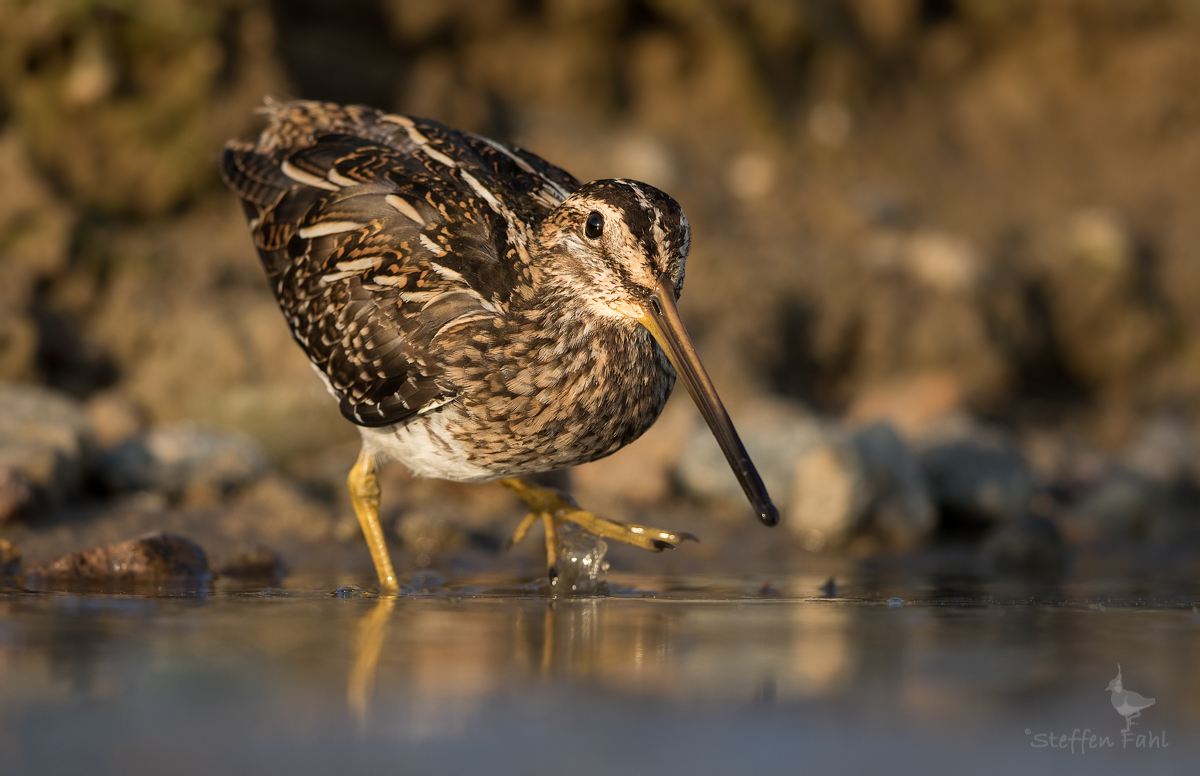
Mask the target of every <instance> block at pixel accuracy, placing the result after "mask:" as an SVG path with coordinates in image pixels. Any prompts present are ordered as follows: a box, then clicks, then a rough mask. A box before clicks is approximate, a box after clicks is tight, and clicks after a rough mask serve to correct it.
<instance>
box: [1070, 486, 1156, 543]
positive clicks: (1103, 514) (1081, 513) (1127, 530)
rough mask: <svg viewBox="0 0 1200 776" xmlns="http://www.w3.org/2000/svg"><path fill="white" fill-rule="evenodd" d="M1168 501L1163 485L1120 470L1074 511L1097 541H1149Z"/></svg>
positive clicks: (1088, 495) (1085, 498) (1081, 500)
mask: <svg viewBox="0 0 1200 776" xmlns="http://www.w3.org/2000/svg"><path fill="white" fill-rule="evenodd" d="M1166 501H1167V493H1166V489H1165V488H1164V487H1163V486H1162V485H1161V484H1160V483H1156V482H1154V481H1153V480H1151V479H1149V478H1147V477H1144V476H1142V475H1140V474H1138V473H1137V472H1134V471H1131V470H1129V469H1123V468H1117V469H1114V470H1112V471H1109V472H1108V473H1107V474H1106V475H1105V476H1104V477H1102V478H1101V479H1100V480H1099V481H1098V482H1096V483H1095V484H1094V486H1093V487H1092V488H1091V489H1090V490H1088V491H1087V492H1086V493H1085V494H1084V495H1083V496H1082V498H1080V499H1079V501H1078V503H1076V504H1075V506H1074V508H1073V509H1072V511H1073V512H1074V514H1075V516H1076V517H1077V518H1078V519H1079V521H1080V522H1081V523H1082V525H1083V526H1084V528H1085V529H1086V531H1087V534H1088V535H1090V536H1092V537H1093V538H1097V539H1109V540H1113V539H1115V540H1129V539H1145V538H1147V537H1148V536H1149V535H1150V534H1151V532H1152V530H1153V527H1154V522H1155V517H1156V516H1157V515H1158V514H1160V513H1161V512H1162V510H1163V509H1164V507H1165V506H1166Z"/></svg>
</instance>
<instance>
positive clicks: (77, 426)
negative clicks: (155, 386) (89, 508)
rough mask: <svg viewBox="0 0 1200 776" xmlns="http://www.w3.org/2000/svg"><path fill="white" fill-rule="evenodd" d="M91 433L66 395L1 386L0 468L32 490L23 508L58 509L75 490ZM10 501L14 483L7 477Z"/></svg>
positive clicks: (16, 492) (79, 408)
mask: <svg viewBox="0 0 1200 776" xmlns="http://www.w3.org/2000/svg"><path fill="white" fill-rule="evenodd" d="M91 440H92V430H91V425H90V423H89V422H88V418H87V414H86V413H85V412H84V410H83V407H82V406H81V405H80V404H79V403H78V402H77V401H75V400H74V399H72V398H71V397H70V396H67V395H66V394H64V393H61V392H59V391H55V390H52V389H50V388H43V387H41V386H36V385H24V384H18V383H3V382H0V470H4V469H7V470H10V471H12V470H15V471H17V472H18V473H19V474H20V479H21V480H23V481H24V483H25V485H26V486H28V487H29V489H30V496H29V497H28V498H24V497H22V498H23V499H24V500H23V501H22V503H23V504H29V503H30V502H33V503H39V502H40V503H41V504H44V505H45V506H47V507H51V508H53V507H56V506H59V505H61V504H63V503H64V502H65V501H67V500H68V499H69V498H70V497H71V496H72V495H74V494H75V493H76V491H77V490H78V489H79V486H80V483H81V482H82V479H83V474H84V470H85V468H86V458H87V454H88V450H89V448H90V446H91ZM8 482H9V483H10V485H9V487H10V488H13V491H12V497H13V498H16V497H17V496H20V495H21V494H20V492H19V491H20V487H21V486H20V485H19V484H17V483H18V480H17V479H16V478H14V477H12V476H11V475H10V476H9V477H8Z"/></svg>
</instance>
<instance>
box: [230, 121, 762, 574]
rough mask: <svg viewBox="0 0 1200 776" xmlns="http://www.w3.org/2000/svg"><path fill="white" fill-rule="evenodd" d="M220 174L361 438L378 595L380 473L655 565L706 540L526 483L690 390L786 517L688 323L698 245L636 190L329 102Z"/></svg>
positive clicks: (680, 223)
mask: <svg viewBox="0 0 1200 776" xmlns="http://www.w3.org/2000/svg"><path fill="white" fill-rule="evenodd" d="M266 113H267V115H268V117H269V123H268V126H267V128H266V129H265V130H264V131H263V133H262V134H261V135H260V136H259V137H258V138H257V140H253V141H232V142H230V143H229V144H228V145H227V146H226V148H225V154H224V157H223V159H222V164H221V170H222V173H223V176H224V179H225V182H226V183H227V184H228V185H229V187H230V188H232V189H233V190H234V191H235V192H236V193H237V195H238V196H239V197H240V198H241V200H242V204H243V205H244V207H245V211H246V216H247V218H248V219H249V223H250V230H251V232H252V234H253V237H254V243H255V246H256V247H257V248H258V252H259V255H260V256H261V258H262V262H263V266H264V267H265V268H266V271H267V275H268V276H269V279H270V283H271V287H272V289H273V290H274V292H275V297H276V299H277V300H278V301H279V306H280V307H281V308H282V309H283V313H284V315H285V316H286V317H287V321H288V324H289V325H290V326H291V330H292V334H293V336H294V337H295V339H296V341H297V342H299V343H300V346H301V347H302V348H304V350H305V352H306V353H307V354H308V356H309V358H310V359H311V360H312V363H313V367H314V369H315V370H316V372H317V374H318V375H319V376H320V377H321V378H322V379H323V380H324V381H325V384H326V386H327V387H328V389H329V392H330V393H331V394H333V396H334V398H336V399H337V400H338V402H339V404H340V407H341V411H342V414H343V415H344V416H345V417H346V418H347V419H348V420H350V421H351V422H353V423H355V424H356V425H357V426H358V428H359V431H360V432H361V434H362V440H363V446H362V452H361V453H360V454H359V457H358V461H357V462H356V463H355V465H354V467H353V469H352V470H351V472H350V477H349V486H350V494H351V497H352V500H353V503H354V509H355V512H356V513H357V515H358V519H359V522H360V523H361V525H362V529H363V533H364V534H365V535H366V538H367V543H368V545H369V546H370V549H371V555H372V558H373V559H374V561H375V568H376V570H377V571H378V573H379V579H380V584H381V585H382V587H383V589H384V590H385V591H394V590H396V589H397V584H396V577H395V573H394V572H393V570H392V564H391V560H390V559H389V556H388V552H387V547H386V545H385V542H384V537H383V532H382V530H381V528H380V524H379V514H378V512H379V488H378V485H377V483H376V478H375V472H376V466H377V465H378V463H380V462H382V461H400V462H401V463H403V464H404V465H406V466H407V467H408V468H409V469H410V470H411V471H412V472H413V473H414V474H416V475H417V476H422V477H440V478H443V479H448V480H458V481H468V482H482V481H487V480H497V479H498V480H501V482H502V483H503V484H504V485H506V486H507V487H508V488H510V489H511V490H512V491H513V492H515V493H516V494H517V495H518V496H520V497H521V498H522V499H523V500H524V501H525V502H526V503H528V504H529V507H530V513H529V514H528V516H526V518H525V519H524V520H523V521H522V522H521V524H520V525H519V526H518V528H517V530H516V533H515V535H514V537H513V539H514V541H520V540H521V539H522V538H523V537H524V536H525V534H526V533H527V532H528V531H529V529H530V528H531V527H532V526H533V524H534V523H535V522H538V521H539V520H540V521H541V522H542V523H543V524H544V526H545V529H546V551H547V555H548V565H549V569H550V576H551V579H552V580H553V579H554V577H555V563H556V558H557V552H558V526H559V525H561V524H562V523H563V522H564V521H570V522H574V523H576V524H578V525H580V526H581V527H583V528H584V529H586V530H587V531H590V532H592V533H595V534H598V535H600V536H603V537H606V538H609V539H615V540H617V541H621V542H625V543H627V544H632V545H635V546H637V547H642V548H644V549H647V550H663V549H667V548H670V547H674V546H675V545H676V544H677V543H679V542H680V541H681V540H683V539H686V538H689V537H688V535H687V534H682V533H672V532H670V531H662V530H659V529H656V528H649V527H647V526H639V525H626V524H623V523H618V522H615V521H612V520H606V519H605V518H602V517H599V516H597V515H593V514H591V513H589V512H586V511H584V510H582V509H580V508H579V507H578V506H577V505H576V504H575V503H574V502H573V501H572V500H571V499H570V498H569V497H567V496H565V495H563V494H561V493H558V492H557V491H554V490H550V489H547V488H542V487H538V486H534V485H532V484H529V483H527V482H524V481H523V480H520V479H518V478H519V477H520V476H522V475H528V474H532V473H535V472H544V471H549V470H553V469H558V468H561V467H564V466H571V465H574V464H580V463H586V462H588V461H593V460H595V459H597V458H601V457H603V456H606V455H608V454H610V453H612V452H614V451H616V450H618V449H619V448H621V447H622V446H624V445H626V444H628V443H629V442H632V441H633V440H634V439H636V438H637V437H638V436H640V435H641V434H642V432H644V431H645V430H646V429H647V428H649V427H650V425H651V424H652V423H654V421H655V419H656V418H657V417H658V415H659V413H660V412H661V410H662V408H663V405H664V404H665V403H666V400H667V395H668V394H669V393H670V391H671V388H672V387H673V385H674V382H675V377H676V375H677V374H678V375H679V376H681V377H682V378H683V382H684V385H686V386H687V389H688V391H689V392H690V393H691V395H692V398H693V399H694V400H695V401H696V404H697V406H698V407H699V408H700V411H701V413H702V414H703V416H704V418H705V420H706V421H707V422H708V425H709V427H710V428H711V429H712V431H713V434H714V435H715V436H716V438H717V441H718V442H719V443H720V445H721V448H722V449H723V450H724V452H725V456H726V458H728V460H729V463H730V465H731V466H732V467H733V470H734V472H735V473H736V474H737V477H738V479H739V481H740V482H741V485H742V488H743V489H744V490H745V492H746V495H747V496H748V497H749V499H750V501H751V503H752V504H753V506H754V509H755V510H756V512H757V513H758V516H759V519H761V520H762V522H763V523H765V524H767V525H774V524H775V523H777V522H778V520H779V514H778V512H777V511H776V509H775V507H774V505H773V504H772V503H771V500H770V498H769V496H768V495H767V492H766V489H765V488H764V487H763V484H762V480H761V479H760V478H759V476H758V473H757V472H756V471H755V469H754V466H753V464H752V463H751V462H750V458H749V456H747V454H746V451H745V448H744V447H743V446H742V443H741V441H740V440H739V439H738V436H737V433H736V432H735V431H734V428H733V425H732V423H731V422H730V420H729V416H728V414H726V412H725V409H724V407H723V406H722V404H721V401H720V399H719V398H718V397H717V393H716V391H715V390H714V388H713V385H712V382H711V381H710V380H709V378H708V375H707V374H706V373H705V371H704V367H703V366H702V365H701V364H700V360H699V358H698V357H697V355H696V352H695V350H694V348H693V347H692V343H691V340H690V339H689V338H688V335H687V332H686V331H685V330H684V328H683V323H682V322H681V321H680V318H679V313H678V312H677V310H676V307H675V301H676V298H677V297H678V296H679V291H680V289H681V287H682V285H683V272H684V263H685V261H686V259H687V253H688V245H689V239H690V238H689V229H688V222H687V219H686V218H685V217H684V215H683V211H682V210H681V209H680V207H679V205H678V203H676V202H675V200H674V199H672V198H671V197H669V196H668V195H667V194H665V193H663V192H662V191H659V190H658V189H656V188H654V187H653V186H649V185H647V184H645V183H639V182H636V181H631V180H623V179H614V180H598V181H593V182H591V183H586V184H582V185H581V184H580V183H579V181H577V180H575V178H573V177H571V175H570V174H568V173H567V172H565V171H563V170H561V169H559V168H558V167H555V166H554V165H552V164H549V163H547V162H546V161H544V160H542V159H540V158H539V157H537V156H535V155H533V154H531V153H529V152H528V151H525V150H524V149H521V148H518V147H516V146H511V145H506V144H503V143H498V142H496V141H494V140H489V139H487V138H484V137H480V136H478V135H472V134H469V133H466V132H457V131H455V130H452V129H449V128H448V127H445V126H442V125H441V124H437V123H435V122H433V121H427V120H424V119H417V118H411V117H407V116H398V115H392V114H387V113H381V112H379V111H376V110H372V109H370V108H365V107H361V106H339V105H334V104H331V103H317V102H291V103H283V104H279V103H271V104H269V105H268V106H267V108H266Z"/></svg>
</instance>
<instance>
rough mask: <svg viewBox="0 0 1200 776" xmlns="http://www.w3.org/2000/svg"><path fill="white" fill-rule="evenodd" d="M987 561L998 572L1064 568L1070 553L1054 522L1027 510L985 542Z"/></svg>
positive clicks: (984, 556)
mask: <svg viewBox="0 0 1200 776" xmlns="http://www.w3.org/2000/svg"><path fill="white" fill-rule="evenodd" d="M981 552H982V556H983V559H984V561H985V562H986V563H987V564H988V565H989V566H990V567H991V568H992V569H993V570H995V571H998V572H1002V573H1003V572H1018V573H1036V572H1053V571H1060V570H1061V569H1062V568H1063V565H1064V564H1065V562H1066V557H1067V552H1066V547H1065V545H1064V544H1063V540H1062V536H1061V535H1060V534H1059V532H1058V528H1057V527H1055V525H1054V523H1053V522H1052V521H1051V520H1049V519H1047V518H1045V517H1041V516H1039V515H1033V514H1029V513H1026V514H1024V515H1021V516H1020V517H1017V518H1015V519H1013V520H1009V521H1008V522H1006V523H1004V524H1003V525H1001V526H1000V527H999V528H997V529H996V530H995V531H994V532H992V533H991V534H990V535H989V536H988V538H987V539H986V540H985V541H984V544H983V547H982V549H981Z"/></svg>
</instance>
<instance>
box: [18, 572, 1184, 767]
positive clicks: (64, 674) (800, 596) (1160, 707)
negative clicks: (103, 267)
mask: <svg viewBox="0 0 1200 776" xmlns="http://www.w3.org/2000/svg"><path fill="white" fill-rule="evenodd" d="M355 581H357V582H358V583H359V584H364V582H365V580H362V579H359V580H354V579H343V578H338V579H320V578H306V577H299V578H295V579H289V580H287V581H286V583H285V584H284V585H283V586H281V587H272V588H262V587H252V586H251V587H243V588H241V589H238V588H226V587H217V588H215V589H207V588H201V589H196V590H187V589H174V590H171V589H164V590H160V591H158V592H159V595H156V596H144V595H143V596H139V595H127V594H114V593H107V594H95V593H91V594H79V593H67V592H55V591H40V592H35V591H27V590H20V589H16V588H8V589H7V590H4V591H3V592H0V688H2V689H0V773H6V774H7V773H12V774H49V773H89V774H107V773H114V774H115V773H122V774H126V773H177V774H191V773H197V774H198V773H215V772H219V773H250V772H253V773H256V774H275V773H278V774H309V773H313V774H332V773H339V774H341V773H368V772H370V773H422V774H440V773H521V774H543V773H544V774H555V776H562V775H563V774H601V773H604V774H611V773H625V772H633V773H655V774H675V773H679V774H685V773H686V774H696V773H754V774H756V775H758V774H775V773H779V774H798V773H808V772H825V773H866V772H885V771H886V772H889V773H956V774H957V773H1005V774H1008V773H1015V772H1023V773H1074V772H1079V773H1083V772H1088V773H1117V772H1120V773H1133V772H1137V773H1175V772H1179V773H1182V772H1185V769H1186V772H1194V768H1195V762H1196V757H1197V755H1200V746H1198V745H1197V744H1198V737H1197V735H1196V730H1197V723H1198V722H1200V662H1198V661H1197V660H1196V656H1197V655H1200V614H1198V613H1197V610H1196V608H1195V606H1194V605H1195V604H1196V603H1198V602H1200V589H1197V588H1195V587H1189V586H1181V585H1178V584H1173V585H1166V584H1162V585H1155V584H1153V583H1139V584H1131V583H1123V584H1114V583H1106V582H1103V581H1093V582H1091V583H1088V584H1082V583H1060V584H1056V585H1049V586H1034V585H1016V584H1010V585H999V584H995V583H984V582H979V581H974V582H969V583H958V584H955V583H951V582H947V581H945V580H942V581H940V582H938V583H936V584H935V583H932V582H929V581H919V580H918V581H915V582H914V581H909V582H901V581H890V582H889V581H885V580H879V579H871V580H866V579H855V578H853V577H848V578H845V579H840V580H839V581H840V582H842V584H841V586H840V588H841V589H840V590H839V594H840V595H841V596H842V597H839V598H833V599H830V598H823V597H822V593H821V590H820V588H821V586H822V584H823V582H824V581H825V580H824V577H818V576H811V577H809V576H792V577H787V578H783V579H779V580H776V581H774V582H773V584H771V585H770V586H768V587H764V586H763V585H762V583H761V581H757V580H753V579H744V578H725V579H715V578H687V579H667V578H624V579H615V580H611V581H610V583H611V588H612V591H613V594H612V595H609V596H607V597H593V598H582V599H580V598H576V599H558V600H553V601H550V600H547V599H546V598H544V597H540V596H539V595H538V594H536V593H535V592H533V591H532V590H531V588H530V587H529V586H522V585H520V584H519V583H516V582H512V583H507V582H506V581H505V580H497V579H489V578H463V579H456V580H451V581H450V584H449V585H444V584H442V582H443V580H441V579H440V578H438V577H437V576H436V575H432V576H427V577H424V578H422V579H419V580H416V582H417V584H416V585H415V587H420V588H423V589H425V590H427V591H428V592H424V593H420V594H414V595H410V596H406V597H402V598H399V599H391V600H383V599H378V598H373V597H369V596H366V597H356V596H353V595H351V596H347V597H337V596H334V595H331V593H332V592H333V591H334V590H335V589H337V588H338V587H340V586H341V585H344V584H347V583H353V582H355ZM889 599H890V602H889ZM1118 662H1119V663H1120V664H1121V669H1122V672H1123V680H1124V683H1125V687H1126V689H1131V690H1135V691H1137V692H1140V693H1141V694H1142V695H1145V696H1153V697H1155V698H1156V701H1157V702H1156V704H1155V705H1154V706H1152V707H1151V708H1149V709H1147V710H1146V711H1145V712H1144V713H1143V714H1142V716H1141V717H1140V718H1138V719H1136V720H1135V724H1134V725H1133V726H1132V728H1131V729H1132V732H1133V734H1134V736H1135V737H1134V738H1131V739H1129V740H1128V741H1125V740H1123V739H1122V737H1121V731H1122V730H1123V729H1124V726H1125V725H1124V719H1123V718H1122V717H1121V716H1120V714H1119V713H1118V712H1117V711H1116V710H1114V708H1113V706H1112V705H1111V704H1110V698H1109V694H1108V693H1107V692H1106V691H1105V687H1106V686H1107V685H1108V683H1109V681H1110V680H1111V679H1112V678H1113V677H1114V676H1115V675H1116V673H1117V663H1118ZM1076 729H1077V730H1078V731H1079V733H1080V735H1078V736H1076V740H1075V742H1074V745H1073V749H1072V744H1071V742H1070V739H1069V738H1068V739H1067V740H1066V741H1062V740H1060V739H1059V738H1058V736H1061V735H1063V734H1065V735H1067V736H1068V737H1069V736H1071V735H1072V732H1073V731H1075V730H1076ZM1084 730H1087V731H1089V733H1088V735H1089V736H1090V734H1091V733H1092V732H1094V733H1096V734H1097V735H1098V736H1102V737H1104V736H1106V737H1108V744H1110V745H1105V743H1106V742H1105V740H1104V739H1103V738H1098V739H1095V740H1092V739H1086V740H1085V739H1084V737H1083V735H1082V734H1083V731H1084ZM1051 734H1053V737H1051ZM1138 734H1141V735H1142V736H1143V738H1142V739H1141V740H1140V743H1141V744H1142V746H1141V748H1139V747H1138V744H1139V739H1137V738H1136V736H1137V735H1138ZM1039 742H1040V743H1043V744H1045V745H1044V746H1038V745H1037V744H1039ZM1052 743H1055V744H1062V745H1063V747H1065V748H1061V747H1059V746H1054V745H1051V744H1052Z"/></svg>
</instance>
